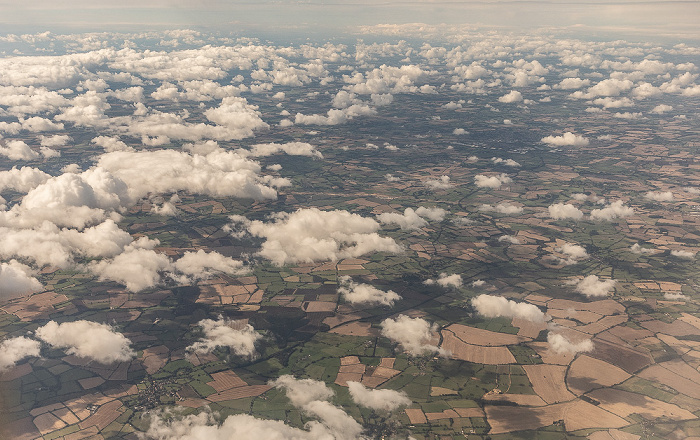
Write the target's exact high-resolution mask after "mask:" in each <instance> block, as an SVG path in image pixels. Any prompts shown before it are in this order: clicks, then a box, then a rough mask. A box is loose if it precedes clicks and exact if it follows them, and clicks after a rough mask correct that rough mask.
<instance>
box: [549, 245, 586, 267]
mask: <svg viewBox="0 0 700 440" xmlns="http://www.w3.org/2000/svg"><path fill="white" fill-rule="evenodd" d="M556 250H557V251H558V252H561V253H562V254H564V255H565V256H566V259H565V260H563V261H562V262H563V263H564V264H566V265H571V264H576V263H578V262H579V261H581V260H585V259H586V258H588V257H590V255H588V252H586V249H585V248H584V247H583V246H580V245H578V244H571V243H565V244H564V245H562V246H561V247H558V248H557V249H556Z"/></svg>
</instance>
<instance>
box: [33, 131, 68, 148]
mask: <svg viewBox="0 0 700 440" xmlns="http://www.w3.org/2000/svg"><path fill="white" fill-rule="evenodd" d="M72 140H73V138H71V137H70V136H68V135H65V134H57V135H54V136H39V144H41V146H42V147H62V146H65V145H68V142H70V141H72Z"/></svg>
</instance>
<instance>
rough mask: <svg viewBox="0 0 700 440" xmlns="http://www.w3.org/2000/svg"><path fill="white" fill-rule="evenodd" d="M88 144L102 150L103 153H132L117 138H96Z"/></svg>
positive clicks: (131, 149) (128, 147) (130, 149)
mask: <svg viewBox="0 0 700 440" xmlns="http://www.w3.org/2000/svg"><path fill="white" fill-rule="evenodd" d="M90 142H92V143H93V144H95V145H99V146H100V147H102V148H104V150H105V152H107V153H111V152H113V151H134V149H133V148H132V147H130V146H128V145H126V144H125V143H124V142H122V141H121V140H120V139H119V137H118V136H112V137H109V136H97V137H96V138H93V139H92V140H91V141H90Z"/></svg>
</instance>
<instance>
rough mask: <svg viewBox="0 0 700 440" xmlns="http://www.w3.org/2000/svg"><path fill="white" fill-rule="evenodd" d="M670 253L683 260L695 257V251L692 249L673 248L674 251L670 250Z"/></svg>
mask: <svg viewBox="0 0 700 440" xmlns="http://www.w3.org/2000/svg"><path fill="white" fill-rule="evenodd" d="M671 255H673V256H674V257H678V258H681V259H683V260H694V259H695V252H692V251H683V250H674V251H671Z"/></svg>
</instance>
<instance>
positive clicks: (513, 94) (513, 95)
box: [498, 90, 523, 103]
mask: <svg viewBox="0 0 700 440" xmlns="http://www.w3.org/2000/svg"><path fill="white" fill-rule="evenodd" d="M522 100H523V95H522V93H520V92H519V91H517V90H512V91H510V92H509V93H506V94H505V95H503V96H501V97H500V98H498V102H504V103H512V102H520V101H522Z"/></svg>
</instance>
